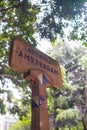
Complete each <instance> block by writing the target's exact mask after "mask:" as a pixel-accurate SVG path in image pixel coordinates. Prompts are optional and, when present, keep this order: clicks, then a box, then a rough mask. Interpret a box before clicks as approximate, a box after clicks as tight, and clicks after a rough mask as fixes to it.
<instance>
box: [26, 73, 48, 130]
mask: <svg viewBox="0 0 87 130" xmlns="http://www.w3.org/2000/svg"><path fill="white" fill-rule="evenodd" d="M25 79H26V80H29V81H30V82H31V88H32V119H31V121H32V123H31V130H50V128H49V119H48V107H47V94H46V86H41V83H40V82H39V80H38V79H39V75H37V79H32V78H31V76H30V75H27V74H26V76H25Z"/></svg>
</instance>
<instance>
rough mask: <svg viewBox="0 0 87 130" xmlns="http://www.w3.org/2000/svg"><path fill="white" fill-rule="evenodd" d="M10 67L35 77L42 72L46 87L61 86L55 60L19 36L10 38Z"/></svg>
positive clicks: (57, 65) (58, 68) (58, 69)
mask: <svg viewBox="0 0 87 130" xmlns="http://www.w3.org/2000/svg"><path fill="white" fill-rule="evenodd" d="M10 67H11V68H13V69H14V70H16V71H20V72H23V73H26V72H30V75H31V76H32V77H34V78H37V73H38V72H40V73H41V74H42V79H43V83H45V82H46V81H47V85H46V87H50V86H54V87H56V88H61V87H62V77H61V71H60V67H59V64H58V62H57V61H55V60H54V59H52V58H51V57H49V56H48V55H46V54H44V53H43V52H41V51H40V50H38V49H36V48H35V47H33V46H32V45H31V44H28V43H26V42H25V41H24V40H23V39H21V38H20V37H14V38H13V40H12V47H11V54H10Z"/></svg>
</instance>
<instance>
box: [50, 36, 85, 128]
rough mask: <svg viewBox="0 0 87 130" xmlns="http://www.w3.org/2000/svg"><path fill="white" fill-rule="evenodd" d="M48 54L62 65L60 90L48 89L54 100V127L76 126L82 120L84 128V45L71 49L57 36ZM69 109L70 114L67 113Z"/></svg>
mask: <svg viewBox="0 0 87 130" xmlns="http://www.w3.org/2000/svg"><path fill="white" fill-rule="evenodd" d="M51 52H52V53H51ZM49 54H51V56H53V57H55V59H56V60H58V61H59V63H60V64H62V65H63V66H64V68H62V69H61V70H62V77H63V88H62V90H54V91H53V90H52V91H50V95H52V96H53V100H54V102H53V104H54V108H53V110H54V121H55V119H56V121H55V127H56V128H55V129H56V130H58V127H65V125H67V126H68V127H72V126H73V125H74V126H76V127H77V128H78V125H79V123H80V122H82V123H83V129H84V130H86V129H87V128H86V124H87V123H85V122H86V111H85V114H84V112H83V111H84V110H86V109H84V108H86V98H84V97H85V96H86V95H85V93H86V92H85V71H84V69H83V68H84V67H83V68H82V66H84V65H87V63H86V60H85V58H84V57H86V55H87V53H86V47H84V46H82V45H81V46H78V48H74V49H72V48H70V46H69V44H66V43H64V42H63V41H62V40H60V39H59V37H58V39H57V41H56V44H55V46H54V48H53V49H52V50H50V52H49ZM81 63H82V64H81ZM83 63H84V64H83ZM51 100H52V98H51ZM53 100H52V101H53ZM83 106H84V108H83ZM50 108H51V107H50ZM75 108H77V109H75ZM51 109H52V108H51ZM69 111H70V113H71V114H70V113H68V112H69ZM76 111H78V115H76V113H77V112H76ZM52 112H53V111H52ZM66 113H67V114H66ZM72 113H73V117H72ZM64 115H66V116H64ZM69 121H70V122H69Z"/></svg>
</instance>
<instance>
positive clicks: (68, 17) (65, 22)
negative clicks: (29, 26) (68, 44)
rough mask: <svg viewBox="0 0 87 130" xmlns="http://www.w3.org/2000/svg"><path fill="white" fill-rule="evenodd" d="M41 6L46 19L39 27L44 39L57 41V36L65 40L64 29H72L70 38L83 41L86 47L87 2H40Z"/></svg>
mask: <svg viewBox="0 0 87 130" xmlns="http://www.w3.org/2000/svg"><path fill="white" fill-rule="evenodd" d="M40 5H41V6H42V9H43V11H44V17H43V18H42V19H41V21H40V22H39V24H37V25H38V30H39V31H40V32H41V33H40V34H41V37H42V38H43V37H46V38H47V39H50V40H51V41H55V39H56V37H57V34H60V35H61V36H62V37H63V38H64V37H65V34H66V33H64V29H65V28H68V29H69V27H71V28H70V30H69V35H70V36H69V38H70V39H73V40H75V39H79V40H82V41H83V43H84V44H85V45H86V43H87V41H86V34H87V29H86V23H87V18H86V12H87V5H86V0H73V1H72V0H51V1H50V0H40ZM70 33H71V34H70Z"/></svg>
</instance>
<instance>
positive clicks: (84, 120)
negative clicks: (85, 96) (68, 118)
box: [82, 117, 87, 130]
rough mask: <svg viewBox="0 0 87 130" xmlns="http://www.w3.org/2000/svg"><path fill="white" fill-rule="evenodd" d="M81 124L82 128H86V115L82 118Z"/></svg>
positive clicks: (86, 129)
mask: <svg viewBox="0 0 87 130" xmlns="http://www.w3.org/2000/svg"><path fill="white" fill-rule="evenodd" d="M82 124H83V128H84V130H87V117H84V118H82Z"/></svg>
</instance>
